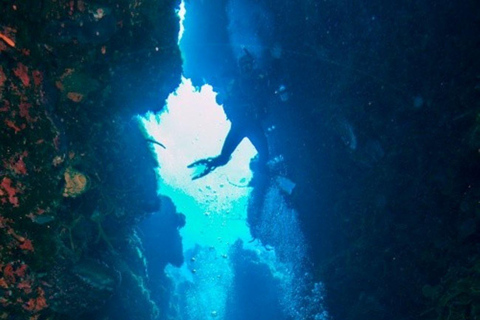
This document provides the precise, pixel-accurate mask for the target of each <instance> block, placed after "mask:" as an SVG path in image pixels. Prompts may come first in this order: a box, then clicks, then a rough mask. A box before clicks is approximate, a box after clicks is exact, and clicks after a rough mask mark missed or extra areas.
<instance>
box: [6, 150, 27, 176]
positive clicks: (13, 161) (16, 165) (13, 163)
mask: <svg viewBox="0 0 480 320" xmlns="http://www.w3.org/2000/svg"><path fill="white" fill-rule="evenodd" d="M27 155H28V152H27V151H24V152H23V153H21V154H18V153H17V154H16V155H14V156H13V157H12V158H10V160H9V161H8V162H7V161H4V162H3V163H4V166H5V167H7V168H8V169H10V170H12V171H13V172H14V173H15V174H22V175H25V174H27V167H26V165H25V162H24V161H23V158H25V157H26V156H27Z"/></svg>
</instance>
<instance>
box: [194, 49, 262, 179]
mask: <svg viewBox="0 0 480 320" xmlns="http://www.w3.org/2000/svg"><path fill="white" fill-rule="evenodd" d="M243 51H244V53H243V55H242V56H241V57H240V59H239V62H238V67H239V73H238V75H237V77H235V79H234V80H232V81H231V82H230V83H229V85H228V88H226V90H224V93H222V92H220V93H219V94H218V95H217V103H219V104H223V105H224V107H225V113H226V114H227V118H228V119H229V120H230V121H231V128H230V131H229V132H228V134H227V137H226V139H225V142H224V144H223V147H222V150H221V152H220V154H219V155H218V156H216V157H210V158H205V159H201V160H198V161H195V162H194V163H192V164H190V165H189V166H188V168H196V167H201V166H203V170H201V171H200V172H199V173H197V174H195V175H194V176H193V177H192V180H196V179H199V178H202V177H204V176H206V175H207V174H209V173H210V172H212V171H213V170H215V169H216V168H218V167H220V166H224V165H226V164H227V163H228V162H229V161H230V158H231V155H232V153H233V152H234V151H235V149H236V148H237V146H238V145H239V144H240V142H241V141H242V140H243V139H244V138H248V139H249V140H250V142H251V143H252V144H253V145H254V146H255V149H256V150H257V153H258V155H257V159H256V166H255V169H254V170H255V171H257V172H258V171H260V172H266V169H267V166H266V164H267V161H268V157H269V150H268V142H267V137H266V135H265V131H264V129H263V127H262V122H263V120H265V117H266V115H267V108H266V106H267V104H268V96H267V92H269V85H268V81H267V77H266V76H265V75H264V74H262V73H260V72H259V70H258V69H256V68H255V59H254V57H253V56H252V54H251V53H250V52H249V51H248V50H247V49H245V48H244V49H243ZM264 169H265V170H264Z"/></svg>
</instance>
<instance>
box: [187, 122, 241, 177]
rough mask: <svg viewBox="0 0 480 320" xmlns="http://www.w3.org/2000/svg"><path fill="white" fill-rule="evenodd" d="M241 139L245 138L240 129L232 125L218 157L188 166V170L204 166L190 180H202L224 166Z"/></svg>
mask: <svg viewBox="0 0 480 320" xmlns="http://www.w3.org/2000/svg"><path fill="white" fill-rule="evenodd" d="M243 138H245V134H243V133H242V131H241V130H240V128H238V127H237V126H234V125H233V124H232V127H231V128H230V131H229V132H228V134H227V137H226V138H225V142H224V143H223V147H222V151H221V152H220V154H219V155H218V156H216V157H212V158H205V159H200V160H197V161H195V162H194V163H192V164H190V165H189V166H188V168H194V167H197V166H200V165H203V166H205V168H204V169H203V170H202V171H201V172H200V173H198V174H196V175H194V176H193V177H192V180H196V179H199V178H202V177H204V176H206V175H207V174H209V173H210V172H212V171H213V170H215V169H216V168H218V167H221V166H224V165H226V164H227V163H228V162H229V161H230V158H231V156H232V153H233V152H234V151H235V149H236V148H237V147H238V145H239V144H240V142H242V140H243Z"/></svg>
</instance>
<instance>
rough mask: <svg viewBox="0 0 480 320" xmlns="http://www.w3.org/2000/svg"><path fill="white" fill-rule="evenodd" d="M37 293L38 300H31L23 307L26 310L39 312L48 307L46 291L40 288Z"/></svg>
mask: <svg viewBox="0 0 480 320" xmlns="http://www.w3.org/2000/svg"><path fill="white" fill-rule="evenodd" d="M37 293H38V297H37V298H31V299H30V300H28V302H27V303H26V304H24V305H23V308H24V309H25V310H27V311H31V312H39V311H42V310H43V309H45V308H46V307H48V305H47V300H46V299H45V291H43V289H42V288H38V289H37Z"/></svg>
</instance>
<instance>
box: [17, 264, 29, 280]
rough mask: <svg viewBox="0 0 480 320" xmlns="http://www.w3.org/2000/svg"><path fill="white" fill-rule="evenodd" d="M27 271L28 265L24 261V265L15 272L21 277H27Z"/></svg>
mask: <svg viewBox="0 0 480 320" xmlns="http://www.w3.org/2000/svg"><path fill="white" fill-rule="evenodd" d="M26 272H27V265H26V264H25V263H22V265H21V266H20V267H19V268H17V270H15V274H16V275H17V276H18V277H20V278H23V277H25V274H26Z"/></svg>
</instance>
